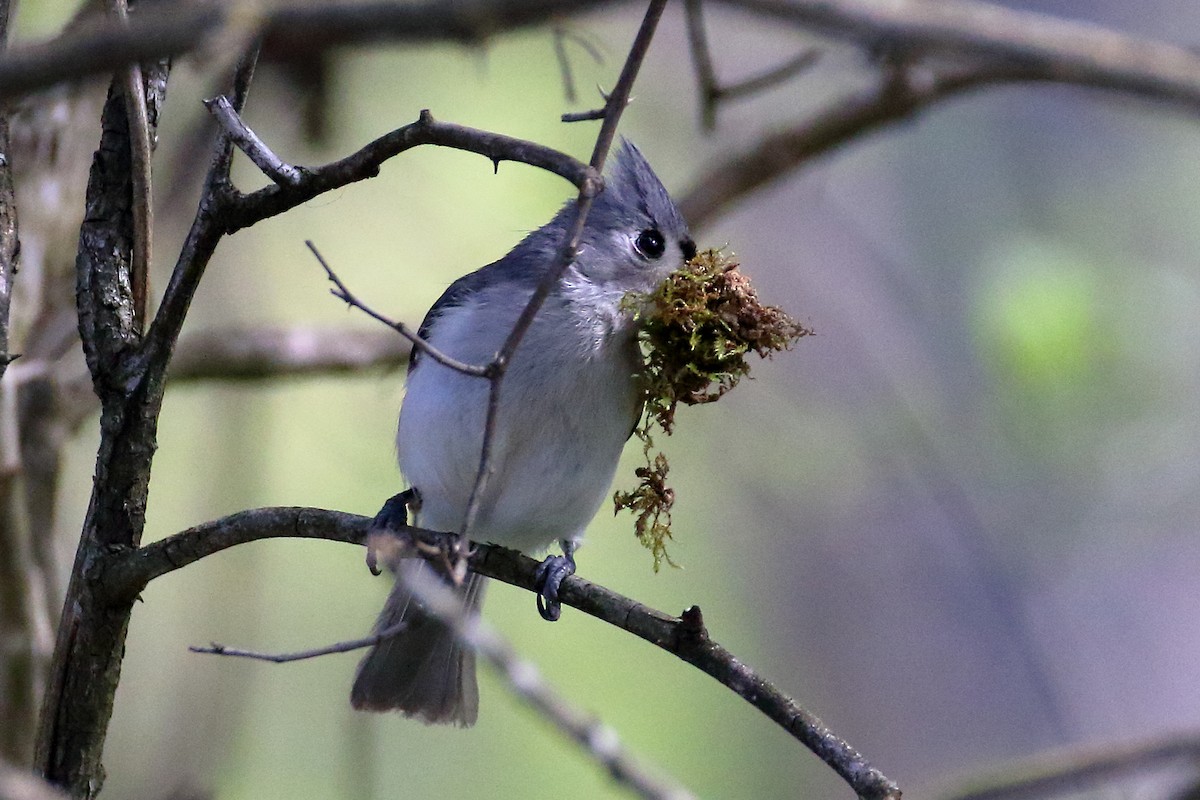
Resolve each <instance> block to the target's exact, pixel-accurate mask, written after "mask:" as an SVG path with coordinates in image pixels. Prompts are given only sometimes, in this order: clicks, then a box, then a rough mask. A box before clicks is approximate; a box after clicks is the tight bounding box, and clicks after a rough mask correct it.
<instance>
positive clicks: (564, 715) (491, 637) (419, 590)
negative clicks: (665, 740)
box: [188, 573, 692, 800]
mask: <svg viewBox="0 0 1200 800" xmlns="http://www.w3.org/2000/svg"><path fill="white" fill-rule="evenodd" d="M397 580H405V578H404V577H403V576H402V575H401V574H400V573H397ZM407 585H408V589H409V590H410V591H411V592H412V593H413V596H414V597H416V598H417V599H418V601H419V602H420V603H421V605H422V607H423V608H424V609H425V610H426V611H427V612H428V613H429V614H431V615H432V616H435V617H437V618H439V619H441V620H442V621H443V622H444V623H445V624H446V625H447V626H448V627H450V628H451V629H452V630H453V631H454V632H455V635H456V636H457V637H458V638H459V639H460V640H461V641H462V642H463V643H464V644H465V646H467V647H470V648H472V649H474V650H476V651H477V652H479V653H480V654H482V655H483V657H484V658H485V659H486V660H487V661H488V662H489V663H490V664H491V665H492V666H493V667H494V668H495V670H496V672H497V673H498V674H499V675H500V677H501V678H502V679H503V682H504V684H505V686H507V687H508V689H509V691H511V692H513V693H514V694H516V695H517V696H518V697H519V698H521V699H522V700H524V701H525V702H526V703H528V704H529V705H531V706H533V708H534V709H535V710H536V711H538V712H539V713H540V714H541V715H542V716H543V717H545V718H546V719H548V720H549V721H550V722H551V723H552V724H554V725H555V726H556V727H558V728H559V730H561V731H562V732H564V733H565V734H567V736H569V737H570V738H571V739H573V740H575V741H576V742H577V743H578V744H580V745H581V746H583V748H584V749H585V750H586V751H587V753H588V754H589V755H590V756H591V757H592V758H593V759H595V760H596V761H598V762H599V763H600V764H601V765H602V766H604V767H605V768H606V769H607V770H608V772H609V773H610V774H611V775H612V776H613V778H614V779H615V780H617V781H618V782H619V783H621V784H624V785H626V786H628V787H629V788H631V789H632V790H633V791H635V792H636V793H637V794H639V795H640V796H642V797H645V798H659V799H665V798H678V799H679V800H686V798H690V797H692V795H691V793H689V792H688V791H687V790H685V789H683V788H682V787H679V786H671V785H666V784H665V783H664V782H662V781H660V780H658V779H656V778H654V777H653V776H651V775H649V774H648V773H647V772H646V770H645V769H644V768H643V767H641V766H639V765H638V764H636V763H635V762H634V761H633V759H632V758H631V757H630V755H629V754H628V753H626V752H625V751H624V749H623V748H622V747H621V745H620V742H619V741H618V740H617V736H616V733H615V732H614V731H613V730H612V729H610V728H608V727H607V726H606V725H604V724H602V723H601V722H600V721H599V720H596V719H591V718H588V717H586V716H585V715H583V714H582V713H580V712H579V711H577V710H576V709H574V708H572V707H571V706H570V705H569V704H568V703H567V702H566V701H565V700H564V699H563V698H561V697H560V696H559V695H558V694H557V693H556V692H555V691H554V690H553V689H552V688H551V687H550V686H549V684H547V683H546V681H545V680H544V679H543V678H542V677H541V674H540V673H539V671H538V669H537V667H536V665H534V664H533V663H532V662H530V661H525V660H523V659H521V658H519V657H518V656H517V654H516V653H515V652H513V650H512V647H511V646H510V645H509V644H508V643H507V642H505V641H504V639H503V638H502V637H501V636H500V635H499V634H498V633H496V632H495V630H494V629H492V628H491V627H490V626H488V625H487V624H486V623H485V622H483V620H482V619H481V618H480V617H479V616H478V615H473V616H470V617H468V615H467V614H466V613H464V610H463V608H462V604H461V603H459V602H458V601H457V600H456V598H455V597H454V595H453V594H452V593H450V592H449V591H448V590H447V589H446V588H445V587H444V586H442V585H441V584H440V583H439V582H438V581H437V580H436V579H432V580H427V581H423V582H421V581H419V577H418V579H417V580H411V579H409V580H408V584H407ZM407 627H408V622H407V621H406V620H401V621H400V622H398V623H396V624H395V625H392V626H391V627H389V628H385V629H384V630H382V631H380V632H378V633H374V634H372V635H370V636H365V637H363V638H360V639H350V640H348V641H344V642H337V643H335V644H332V645H327V646H325V647H317V648H313V649H311V650H301V651H298V652H294V653H264V652H259V651H255V650H244V649H240V648H233V647H226V646H225V645H223V644H217V643H215V642H214V643H212V644H211V645H209V646H207V647H189V648H188V650H190V651H191V652H193V653H200V654H203V655H217V656H229V657H234V658H248V659H252V660H256V661H268V662H271V663H275V664H287V663H291V662H293V661H305V660H308V659H311V658H319V657H321V656H326V655H333V654H335V653H347V652H351V651H353V650H361V649H363V648H367V647H374V646H375V645H377V644H379V643H380V642H382V641H384V640H386V639H390V638H391V637H393V636H395V635H397V634H399V633H401V632H402V631H403V630H405V629H406V628H407Z"/></svg>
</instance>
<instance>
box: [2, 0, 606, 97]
mask: <svg viewBox="0 0 1200 800" xmlns="http://www.w3.org/2000/svg"><path fill="white" fill-rule="evenodd" d="M603 2H604V0H503V1H502V2H496V0H465V1H464V2H456V3H446V2H442V0H426V1H425V2H421V3H401V2H388V1H387V0H374V1H372V0H361V1H360V2H357V3H349V4H341V3H337V4H325V5H311V4H305V3H294V4H293V5H291V6H288V5H284V4H278V5H272V6H268V7H265V8H259V9H258V10H257V12H251V11H250V10H249V9H248V8H247V7H246V6H245V5H243V4H224V3H185V2H163V3H156V4H154V5H153V6H151V5H149V4H147V6H146V8H144V9H142V10H140V11H139V12H138V14H137V15H136V16H135V17H133V18H132V19H130V24H129V26H128V27H125V26H122V25H119V24H116V23H115V22H113V21H105V22H103V23H101V24H97V25H93V26H90V27H89V28H88V29H86V30H79V31H73V32H70V33H67V34H64V35H63V36H60V37H58V38H57V39H53V40H51V41H49V42H44V43H41V44H36V45H29V46H25V47H22V48H18V49H14V50H13V52H12V53H10V54H9V55H7V56H6V57H5V58H3V59H0V100H2V99H6V98H10V97H14V96H17V95H20V94H24V93H27V92H29V91H32V90H34V89H38V88H41V87H45V86H49V85H51V84H54V83H58V82H59V81H62V80H64V79H67V78H72V77H79V76H84V75H94V74H99V73H109V72H113V71H115V70H116V69H118V68H119V67H122V66H124V65H125V64H129V63H131V62H135V61H142V62H144V61H147V60H155V59H159V58H165V57H172V56H180V55H183V54H185V53H190V52H193V51H195V50H197V49H198V48H201V47H203V46H204V45H205V44H206V43H208V42H210V41H212V40H213V39H215V38H217V37H219V36H221V35H222V34H224V33H226V32H230V31H232V32H233V33H234V34H235V36H240V35H244V34H247V33H249V34H251V35H253V34H255V33H259V34H262V35H263V36H266V37H267V38H268V39H269V41H270V46H271V48H272V50H273V51H275V52H304V53H316V52H319V51H323V50H328V49H330V48H332V47H337V46H339V45H346V44H368V43H372V42H381V41H393V42H398V41H409V42H428V41H452V42H461V43H464V44H471V43H476V42H481V41H483V40H484V39H486V38H488V37H489V36H494V35H496V34H499V33H503V32H505V31H508V30H514V29H517V28H522V27H526V26H529V25H536V24H540V23H543V22H545V20H546V19H547V18H548V17H551V16H565V15H567V14H579V13H583V12H585V11H588V10H590V9H591V8H594V7H596V6H599V5H602V4H603ZM256 29H257V30H256Z"/></svg>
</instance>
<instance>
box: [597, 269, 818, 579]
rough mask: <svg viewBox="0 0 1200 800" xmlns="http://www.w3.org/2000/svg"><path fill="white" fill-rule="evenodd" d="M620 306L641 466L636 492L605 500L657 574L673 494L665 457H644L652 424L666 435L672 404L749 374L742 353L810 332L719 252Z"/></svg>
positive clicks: (711, 394) (710, 394)
mask: <svg viewBox="0 0 1200 800" xmlns="http://www.w3.org/2000/svg"><path fill="white" fill-rule="evenodd" d="M625 302H626V304H627V307H629V308H631V309H632V310H633V312H634V314H635V316H636V318H637V320H638V322H639V324H640V330H639V334H638V336H639V342H640V344H641V348H642V355H643V363H642V371H641V375H640V378H641V381H642V389H643V396H644V400H645V408H644V411H643V417H642V422H641V423H640V424H639V425H638V428H637V430H636V431H635V433H636V434H637V436H638V437H639V438H640V439H641V440H642V442H643V445H644V448H643V449H644V451H645V454H646V466H644V467H639V468H638V469H637V471H636V473H635V474H636V475H637V477H638V479H639V483H638V486H637V488H636V489H634V490H632V491H629V492H617V493H616V494H615V495H614V497H613V501H614V504H615V506H616V511H618V512H619V511H621V510H624V509H629V510H630V511H633V512H634V513H635V514H636V515H637V519H636V520H635V523H634V528H635V530H636V532H637V536H638V539H639V540H640V541H641V542H642V544H643V545H645V546H646V548H648V549H649V550H650V551H651V552H652V553H653V554H654V570H655V571H656V572H657V571H658V569H659V567H660V566H661V564H662V562H663V561H664V560H665V561H666V562H667V563H669V564H671V565H672V566H675V564H674V562H672V561H671V559H670V557H669V556H668V555H667V551H666V540H667V539H669V538H671V530H670V525H671V506H672V504H673V503H674V502H675V493H674V491H673V490H671V489H670V488H669V487H668V486H667V485H666V475H667V471H668V470H669V468H670V467H669V465H668V463H667V459H666V456H664V455H663V454H662V453H658V454H657V455H655V456H651V449H652V447H653V440H652V438H651V434H652V426H654V425H657V426H658V427H659V428H661V429H662V431H663V432H664V433H667V434H668V435H669V434H670V433H671V432H672V431H673V430H674V428H675V412H676V410H677V409H678V407H679V404H680V403H683V404H685V405H697V404H699V403H712V402H715V401H716V400H718V399H720V398H721V397H722V396H723V395H724V394H725V393H726V392H728V391H729V390H730V389H732V388H733V387H734V386H736V385H737V384H738V381H740V380H741V379H742V378H743V377H744V376H746V375H748V374H749V373H750V364H749V363H748V362H747V360H746V357H747V356H748V355H749V354H750V353H754V354H756V355H758V356H759V357H760V358H767V357H769V356H771V355H772V354H773V353H775V352H778V351H780V350H786V349H788V348H790V347H791V346H792V345H793V344H794V343H795V342H796V341H797V340H798V339H800V338H801V337H803V336H807V335H809V334H811V333H812V331H811V330H809V329H807V328H805V327H804V326H803V325H801V324H800V323H798V322H796V321H795V320H794V319H792V318H791V317H789V316H788V315H787V314H786V313H785V312H784V311H782V310H781V309H779V308H776V307H774V306H764V305H762V304H761V303H760V302H759V300H758V295H757V293H756V292H755V291H754V287H753V286H751V285H750V279H749V278H748V277H746V276H745V275H744V274H742V273H741V272H739V271H738V262H737V261H735V260H733V258H732V256H727V255H725V254H724V253H722V252H721V251H719V250H706V251H704V252H702V253H698V254H697V255H696V257H695V258H693V259H692V260H690V261H689V262H687V263H686V264H684V266H683V267H682V268H680V269H679V270H677V271H676V272H674V273H672V274H671V276H670V277H668V278H667V280H666V281H664V282H663V284H662V285H661V286H660V287H659V288H658V290H657V291H655V292H654V293H652V294H650V295H635V294H631V295H630V296H629V297H627V298H626V299H625Z"/></svg>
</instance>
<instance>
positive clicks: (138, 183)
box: [110, 0, 154, 334]
mask: <svg viewBox="0 0 1200 800" xmlns="http://www.w3.org/2000/svg"><path fill="white" fill-rule="evenodd" d="M110 8H111V9H112V13H113V16H114V17H116V19H117V21H118V23H119V24H121V25H126V26H128V24H129V6H128V3H127V2H126V0H111V2H110ZM118 74H119V79H120V84H121V91H122V93H123V94H124V95H125V114H126V117H127V118H128V121H129V149H130V161H131V165H132V166H131V171H132V175H131V178H132V183H133V251H132V255H131V258H130V262H131V263H130V268H129V280H130V285H131V291H132V293H133V324H134V327H135V328H136V329H137V331H138V333H139V334H140V333H141V332H142V330H143V329H144V328H145V322H146V294H147V291H148V288H149V286H148V284H149V275H150V263H151V258H152V254H153V241H154V239H153V235H154V216H153V215H154V199H153V194H152V182H151V177H150V168H151V156H152V148H151V142H150V117H149V114H148V111H147V109H146V89H145V85H144V84H143V82H142V68H141V66H140V65H139V64H138V63H137V62H136V61H134V62H131V63H130V64H127V65H125V66H124V67H122V68H121V69H120V70H119V72H118Z"/></svg>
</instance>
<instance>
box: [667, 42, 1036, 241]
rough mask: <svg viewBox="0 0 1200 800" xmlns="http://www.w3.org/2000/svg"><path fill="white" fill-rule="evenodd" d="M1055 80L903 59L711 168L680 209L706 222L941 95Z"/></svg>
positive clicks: (1002, 68) (1022, 71)
mask: <svg viewBox="0 0 1200 800" xmlns="http://www.w3.org/2000/svg"><path fill="white" fill-rule="evenodd" d="M914 74H917V75H918V77H913V75H914ZM1053 80H1056V78H1054V77H1052V76H1049V75H1047V74H1045V73H1044V72H1041V71H1039V70H1037V69H1033V68H1029V67H1017V66H1010V65H997V64H986V65H982V66H979V67H967V68H955V69H947V70H941V71H937V70H934V69H932V68H921V67H908V66H902V65H900V66H897V67H896V69H895V70H894V71H893V72H891V73H889V74H888V75H886V76H885V77H884V78H883V79H881V80H879V81H878V82H877V83H876V85H874V86H872V87H871V88H869V89H866V90H864V91H861V92H859V93H858V94H855V95H851V96H850V97H846V98H843V99H841V100H837V101H835V102H833V103H832V104H830V105H829V106H828V107H827V108H825V109H823V110H821V111H818V112H817V113H816V114H814V115H813V116H812V117H810V118H809V119H807V120H804V121H803V122H800V123H798V124H797V125H795V126H794V127H792V128H789V129H785V130H782V131H779V132H776V133H771V134H768V135H767V136H764V137H763V138H762V139H761V140H759V141H758V142H756V143H755V144H754V145H752V146H751V147H750V148H749V149H747V150H745V151H743V152H741V153H736V154H734V155H733V156H731V157H729V158H727V159H725V160H723V161H721V162H719V163H718V164H716V165H715V166H713V167H712V168H710V169H709V170H708V171H707V172H705V173H704V174H702V175H701V176H700V177H699V178H698V179H697V180H696V182H695V183H694V184H693V186H692V188H691V189H689V190H688V191H687V192H686V193H685V194H684V195H683V197H682V198H681V200H680V202H679V208H680V211H681V212H682V213H683V215H684V218H685V219H687V220H688V222H689V223H690V224H691V225H692V227H694V228H703V227H704V226H705V225H707V224H709V223H710V222H711V221H712V220H713V219H714V218H715V217H716V216H717V215H718V214H719V213H721V212H722V211H724V210H725V209H726V208H728V207H729V206H731V205H733V204H735V203H736V202H737V201H738V200H740V199H741V198H743V197H745V196H746V195H748V194H751V193H752V192H755V191H758V190H759V189H761V188H763V187H764V186H766V185H769V184H771V183H774V182H775V181H778V180H781V179H783V178H784V177H785V176H787V175H788V174H790V172H791V171H792V170H794V169H796V168H798V167H800V166H803V165H804V164H807V163H808V162H809V161H810V160H812V159H814V158H816V157H818V156H821V155H825V154H826V153H830V152H832V151H834V150H836V149H838V148H840V147H843V146H845V145H848V144H850V143H852V142H855V141H858V139H859V138H860V137H862V136H864V135H866V134H867V133H870V132H873V131H875V130H878V129H881V128H883V127H885V126H887V125H890V124H892V123H895V122H900V121H902V120H905V119H908V118H909V117H911V116H913V115H914V114H916V113H918V112H920V111H922V110H924V109H926V108H928V107H929V106H931V105H933V104H935V103H937V102H939V101H941V100H945V99H947V98H949V97H953V96H957V95H960V94H964V93H966V92H968V91H971V90H974V89H978V88H981V87H983V86H988V85H994V84H999V83H1017V82H1030V81H1053Z"/></svg>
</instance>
